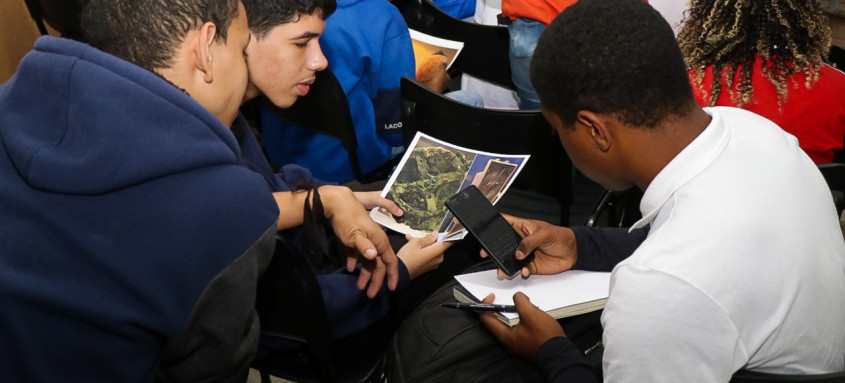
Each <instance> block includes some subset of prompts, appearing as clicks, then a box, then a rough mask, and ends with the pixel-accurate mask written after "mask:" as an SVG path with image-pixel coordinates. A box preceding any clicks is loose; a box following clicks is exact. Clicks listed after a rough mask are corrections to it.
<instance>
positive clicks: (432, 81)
mask: <svg viewBox="0 0 845 383" xmlns="http://www.w3.org/2000/svg"><path fill="white" fill-rule="evenodd" d="M447 64H449V60H448V59H447V58H446V56H443V55H439V54H433V55H431V56H430V57H429V58H428V59H426V60H425V61H423V63H422V64H421V65H420V68H419V69H418V70H417V73H416V77H417V81H419V82H421V83H423V85H425V86H427V87H429V88H431V90H433V91H435V92H437V93H442V92H443V90H444V89H446V85H447V84H448V83H449V81H450V80H451V78H450V77H449V74H448V73H446V65H447Z"/></svg>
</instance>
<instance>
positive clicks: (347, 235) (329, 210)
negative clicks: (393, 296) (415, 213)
mask: <svg viewBox="0 0 845 383" xmlns="http://www.w3.org/2000/svg"><path fill="white" fill-rule="evenodd" d="M318 191H319V194H320V199H321V201H322V204H323V210H324V213H325V217H326V219H327V220H328V221H329V222H330V223H331V225H332V229H333V230H334V232H335V234H336V235H337V236H338V238H339V239H340V240H341V242H343V244H344V245H345V246H346V247H349V248H352V249H355V250H357V253H352V254H351V255H350V256H349V257H348V258H347V263H346V265H347V270H348V271H350V272H351V271H353V270H354V269H355V265H356V264H357V263H358V261H359V260H360V262H361V264H362V268H361V270H360V272H359V274H358V286H357V287H358V289H360V290H363V289H364V288H367V295H369V296H370V297H374V296H375V295H376V293H377V292H378V291H379V289H380V288H381V285H382V283H383V282H384V277H385V275H387V279H388V287H389V288H390V289H391V290H393V289H395V288H396V284H397V283H398V281H399V269H398V260H397V258H396V254H395V253H394V252H393V249H392V248H391V247H390V243H389V242H388V240H387V235H386V234H385V233H384V230H382V229H381V227H379V225H378V224H376V223H375V222H374V221H373V220H372V219H371V218H370V216H369V214H368V213H367V210H365V209H364V206H363V205H362V204H361V202H360V201H359V200H358V197H356V195H355V194H354V193H353V192H352V191H351V190H349V188H347V187H344V186H334V185H324V186H320V187H319V188H318ZM307 195H308V194H307V193H306V192H303V191H300V192H276V193H273V197H274V198H275V200H276V203H277V204H278V206H279V222H278V229H279V230H282V229H287V228H291V227H295V226H299V225H301V224H302V222H303V208H304V204H305V203H306V196H307ZM307 203H309V204H311V203H313V198H312V199H310V200H308V201H307ZM372 203H374V204H379V206H384V207H386V208H387V209H388V210H390V211H391V213H392V214H396V215H401V214H402V212H401V210H399V208H398V207H396V204H394V203H393V202H391V201H389V200H387V199H384V198H381V199H377V198H376V199H374V200H373V202H372ZM359 254H360V255H359ZM368 286H369V287H368Z"/></svg>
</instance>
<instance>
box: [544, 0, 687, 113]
mask: <svg viewBox="0 0 845 383" xmlns="http://www.w3.org/2000/svg"><path fill="white" fill-rule="evenodd" d="M531 83H532V84H533V85H534V88H535V89H536V90H537V94H538V95H539V96H540V100H541V102H542V105H543V108H544V109H547V110H549V111H551V112H554V113H555V114H557V115H558V116H559V117H560V118H561V122H563V124H564V125H565V126H567V127H569V126H573V125H574V123H575V120H576V116H577V114H578V111H580V110H589V111H593V112H598V113H605V114H609V115H612V116H614V117H615V118H617V119H619V121H621V122H623V123H625V124H628V125H632V126H638V127H645V128H653V127H656V126H658V125H659V124H660V123H661V122H663V121H665V120H667V119H669V118H672V117H677V116H683V115H684V114H686V113H688V112H689V111H690V110H691V108H692V107H694V106H695V105H696V103H695V98H694V97H693V93H692V87H691V86H690V82H689V78H688V77H687V72H686V69H685V66H684V61H683V58H682V57H681V52H680V50H679V49H678V43H677V41H675V35H674V33H673V32H672V28H671V27H670V26H669V23H667V22H666V20H665V19H664V18H663V16H661V15H660V14H659V13H658V12H657V11H656V10H654V8H652V7H651V6H650V5H648V4H646V3H644V2H643V1H642V0H581V1H578V2H577V3H575V4H574V5H572V6H570V7H568V8H566V10H564V11H563V12H562V13H561V14H559V15H558V16H557V17H556V18H555V19H554V20H553V21H552V23H551V24H549V26H548V27H547V28H546V30H545V31H544V32H543V34H542V35H540V39H539V40H538V42H537V48H536V49H535V50H534V56H533V58H532V60H531Z"/></svg>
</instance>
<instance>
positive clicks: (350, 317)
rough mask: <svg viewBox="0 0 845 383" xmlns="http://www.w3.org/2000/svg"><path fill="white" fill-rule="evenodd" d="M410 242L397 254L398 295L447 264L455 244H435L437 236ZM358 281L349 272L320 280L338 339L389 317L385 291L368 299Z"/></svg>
mask: <svg viewBox="0 0 845 383" xmlns="http://www.w3.org/2000/svg"><path fill="white" fill-rule="evenodd" d="M406 238H407V239H408V243H406V244H405V245H404V246H402V248H401V249H400V250H399V252H398V253H397V256H398V257H399V259H400V263H399V272H400V278H399V284H398V286H397V288H396V291H397V292H401V291H402V290H404V289H405V288H407V287H408V285H409V284H410V280H412V279H414V278H416V277H418V276H419V275H421V274H423V273H425V272H427V271H430V270H432V269H434V268H436V267H437V266H439V265H440V263H441V262H442V261H443V252H444V251H446V249H447V248H449V247H450V246H451V245H452V243H451V242H435V240H436V239H437V235H436V234H434V235H429V236H427V237H423V238H412V237H406ZM356 279H357V277H356V276H355V274H354V273H349V272H347V271H346V270H337V271H335V272H333V273H331V274H321V275H318V276H317V280H318V282H319V283H320V288H321V290H322V291H323V299H325V303H326V309H327V312H328V315H329V322H330V323H331V324H332V332H333V334H334V336H335V338H342V337H346V336H349V335H352V334H354V333H356V332H358V331H361V330H363V329H364V328H366V327H368V326H370V325H372V324H374V323H375V322H377V321H378V320H380V319H381V318H383V317H384V315H385V314H387V311H388V309H389V307H390V303H391V296H390V294H387V293H386V291H384V290H385V287H382V289H381V290H382V291H380V292H379V294H377V295H376V297H375V298H373V299H365V298H364V297H363V295H362V293H361V292H360V291H358V290H356V289H355V288H354V287H353V286H355V283H356Z"/></svg>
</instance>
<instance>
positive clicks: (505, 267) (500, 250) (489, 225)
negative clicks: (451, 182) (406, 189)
mask: <svg viewBox="0 0 845 383" xmlns="http://www.w3.org/2000/svg"><path fill="white" fill-rule="evenodd" d="M446 207H447V208H448V209H449V211H451V212H452V214H454V215H455V217H456V218H458V221H460V222H461V224H463V225H464V227H466V228H467V230H468V231H469V232H470V234H472V235H473V236H474V237H475V238H476V239H478V242H479V243H481V247H483V248H484V250H486V251H487V253H488V254H490V256H491V257H492V258H493V260H495V261H496V263H497V264H498V265H499V268H500V269H502V271H503V272H504V273H505V275H507V276H508V278H511V277H513V276H514V275H516V274H517V273H519V270H520V269H522V267H523V266H524V265H526V264H528V263H529V262H531V260H532V259H533V257H534V254H533V253H532V254H529V256H528V257H525V259H523V260H522V261H519V260H517V259H516V248H517V247H518V246H519V241H521V240H522V238H521V237H520V236H519V234H518V233H517V232H516V230H514V228H513V227H512V226H511V224H509V223H508V221H506V220H505V217H502V215H501V214H499V211H498V210H496V208H495V207H493V205H492V204H491V203H490V201H488V200H487V198H485V197H484V194H482V193H481V191H480V190H478V188H477V187H475V185H470V186H469V187H467V188H465V189H463V190H461V191H459V192H458V194H455V195H454V196H452V197H451V198H449V199H448V200H446Z"/></svg>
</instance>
